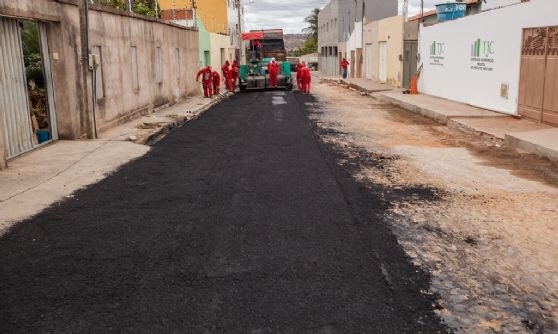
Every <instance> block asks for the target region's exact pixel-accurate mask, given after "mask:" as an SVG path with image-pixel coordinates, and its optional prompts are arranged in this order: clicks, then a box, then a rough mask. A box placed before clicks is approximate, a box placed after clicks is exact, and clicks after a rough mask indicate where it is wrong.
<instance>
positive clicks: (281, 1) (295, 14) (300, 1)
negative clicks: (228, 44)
mask: <svg viewBox="0 0 558 334" xmlns="http://www.w3.org/2000/svg"><path fill="white" fill-rule="evenodd" d="M241 1H242V4H243V5H244V19H245V22H246V28H247V30H250V29H271V28H282V29H283V31H284V32H285V33H288V34H298V33H300V32H301V31H302V29H304V28H306V27H307V26H308V24H307V23H306V22H304V19H305V18H306V17H307V16H308V15H310V14H311V13H312V10H313V9H314V8H320V9H322V8H324V7H325V6H326V5H327V4H328V3H329V2H330V1H329V0H241ZM340 1H343V0H340ZM380 1H391V0H380ZM398 1H399V8H401V6H402V4H403V0H398ZM443 2H446V1H445V0H424V11H427V10H430V9H433V8H434V5H436V4H439V3H443ZM419 13H420V0H409V16H413V15H416V14H419Z"/></svg>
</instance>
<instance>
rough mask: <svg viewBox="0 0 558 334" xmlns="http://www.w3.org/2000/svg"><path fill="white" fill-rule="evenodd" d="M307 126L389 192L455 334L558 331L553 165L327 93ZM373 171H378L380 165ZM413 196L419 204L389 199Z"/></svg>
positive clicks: (406, 239)
mask: <svg viewBox="0 0 558 334" xmlns="http://www.w3.org/2000/svg"><path fill="white" fill-rule="evenodd" d="M313 94H314V95H315V96H316V97H317V101H316V102H315V103H314V105H313V111H312V112H311V113H310V115H309V117H310V118H311V120H312V121H313V123H314V124H315V126H317V127H318V128H320V129H322V131H321V133H322V135H321V138H322V140H323V141H325V142H327V143H328V144H330V145H331V146H333V147H335V148H336V149H337V150H338V151H339V152H341V153H342V154H343V156H344V158H343V159H341V160H340V162H339V163H340V164H341V165H343V166H345V167H346V168H348V169H349V170H351V171H352V174H353V177H354V178H355V179H357V180H358V181H360V182H362V183H363V184H365V185H366V184H369V185H378V184H381V185H383V186H385V187H388V188H389V189H391V190H388V191H387V194H386V196H387V197H388V199H389V200H390V202H391V209H390V213H389V214H388V216H387V217H386V219H387V220H388V221H389V222H390V223H391V225H392V227H393V230H394V232H395V233H396V235H397V237H398V239H399V242H400V243H401V245H402V246H403V247H404V249H405V251H406V252H407V254H408V255H409V256H410V257H411V258H412V259H413V261H414V262H415V263H416V264H417V265H420V266H421V267H422V268H424V269H425V270H427V271H428V272H430V274H431V276H432V286H431V289H430V291H428V292H427V293H430V294H434V295H438V296H439V299H438V302H437V303H436V304H435V305H434V307H435V308H436V312H437V313H438V314H439V315H440V316H441V317H442V318H443V319H444V321H445V322H446V323H447V324H448V325H449V326H450V327H452V328H455V329H456V331H457V332H458V333H557V332H558V325H557V322H558V269H557V268H558V241H557V240H558V228H557V225H558V202H556V196H557V194H558V166H557V165H556V164H554V163H551V162H549V161H547V160H544V159H540V158H537V157H534V156H530V155H517V154H514V153H512V152H509V151H507V150H506V149H505V148H503V147H501V143H499V142H495V141H490V140H487V139H482V138H478V137H475V136H472V135H467V134H464V133H461V132H458V131H457V130H453V129H449V128H447V127H445V126H442V125H439V124H437V123H435V122H433V121H431V120H429V119H426V118H423V117H421V116H417V115H414V114H412V113H409V112H407V111H404V110H402V109H400V108H398V107H394V106H391V105H386V104H384V103H382V102H380V101H378V100H376V99H373V98H370V97H367V96H361V95H360V94H358V93H356V92H353V91H350V90H348V89H346V88H343V87H339V86H336V85H333V84H327V83H325V82H321V83H317V84H315V85H314V87H313ZM378 161H383V163H381V164H379V163H378ZM409 187H415V188H416V189H424V191H417V193H416V196H412V197H411V198H408V197H405V199H404V200H401V199H400V198H399V197H397V196H393V198H389V197H390V194H389V193H390V191H391V192H393V193H394V194H395V193H397V192H398V190H399V189H402V188H409Z"/></svg>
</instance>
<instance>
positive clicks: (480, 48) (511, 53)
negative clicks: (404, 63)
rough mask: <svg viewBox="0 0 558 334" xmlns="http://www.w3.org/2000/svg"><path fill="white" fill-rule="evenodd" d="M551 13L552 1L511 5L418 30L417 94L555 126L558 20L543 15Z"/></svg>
mask: <svg viewBox="0 0 558 334" xmlns="http://www.w3.org/2000/svg"><path fill="white" fill-rule="evenodd" d="M487 4H488V1H487ZM555 9H556V2H555V1H554V0H531V1H527V2H524V1H515V2H514V3H511V4H508V6H505V7H497V8H491V9H490V10H484V11H481V12H480V13H478V14H476V15H470V16H466V17H463V18H460V19H457V20H454V21H447V22H443V23H438V24H435V25H432V26H428V27H424V26H423V27H421V29H420V41H419V52H420V62H421V64H422V65H423V71H422V73H421V77H420V81H419V90H420V91H422V92H424V93H426V94H431V95H435V96H440V97H443V98H447V99H450V100H455V101H459V102H463V103H467V104H471V105H474V106H477V107H481V108H486V109H490V110H494V111H498V112H502V113H506V114H512V115H522V116H525V117H528V118H532V119H534V120H537V121H539V122H545V123H550V124H558V76H557V75H556V73H558V17H557V16H555V15H547V13H550V12H552V11H553V10H555ZM486 22H497V23H498V24H493V25H491V29H486Z"/></svg>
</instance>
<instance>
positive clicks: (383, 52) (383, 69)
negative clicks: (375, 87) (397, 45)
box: [379, 42, 387, 82]
mask: <svg viewBox="0 0 558 334" xmlns="http://www.w3.org/2000/svg"><path fill="white" fill-rule="evenodd" d="M379 45H380V81H381V82H386V80H387V43H386V42H380V44H379Z"/></svg>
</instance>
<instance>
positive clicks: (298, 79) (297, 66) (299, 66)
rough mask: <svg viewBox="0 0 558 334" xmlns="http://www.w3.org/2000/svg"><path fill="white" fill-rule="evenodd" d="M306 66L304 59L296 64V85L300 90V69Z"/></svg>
mask: <svg viewBox="0 0 558 334" xmlns="http://www.w3.org/2000/svg"><path fill="white" fill-rule="evenodd" d="M305 67H306V63H305V62H304V60H303V61H302V62H300V63H298V65H296V87H297V88H298V90H299V91H301V92H302V81H301V78H302V69H303V68H305Z"/></svg>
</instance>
